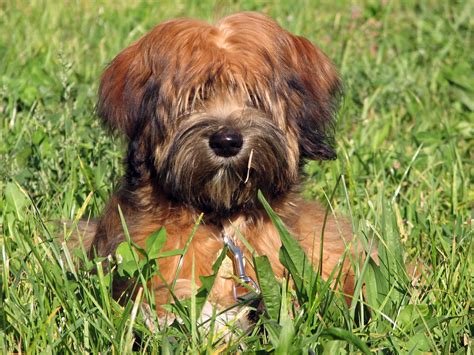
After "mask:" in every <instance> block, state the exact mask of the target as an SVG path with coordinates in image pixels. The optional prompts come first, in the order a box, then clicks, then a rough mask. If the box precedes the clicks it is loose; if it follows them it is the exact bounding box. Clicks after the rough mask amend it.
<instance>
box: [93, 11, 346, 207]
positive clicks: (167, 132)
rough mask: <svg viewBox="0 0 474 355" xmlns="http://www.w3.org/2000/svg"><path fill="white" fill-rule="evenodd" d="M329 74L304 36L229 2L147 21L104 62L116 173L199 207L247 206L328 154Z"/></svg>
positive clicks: (103, 109) (101, 105)
mask: <svg viewBox="0 0 474 355" xmlns="http://www.w3.org/2000/svg"><path fill="white" fill-rule="evenodd" d="M338 89H339V79H338V76H337V73H336V71H335V69H334V67H333V66H332V64H331V62H330V61H329V60H328V58H327V57H326V56H325V55H324V54H323V53H322V52H321V51H320V50H319V49H318V48H317V47H315V46H314V45H313V44H311V42H309V41H308V40H307V39H305V38H302V37H298V36H294V35H292V34H290V33H289V32H287V31H285V30H283V29H282V28H281V27H279V26H278V24H277V23H276V22H274V21H273V20H272V19H270V18H268V17H266V16H263V15H260V14H256V13H238V14H235V15H232V16H229V17H226V18H224V19H222V20H221V21H220V22H218V23H217V24H216V25H215V26H214V25H210V24H207V23H205V22H201V21H195V20H188V19H178V20H171V21H168V22H165V23H162V24H160V25H158V26H156V27H155V28H154V29H153V30H152V31H150V32H149V33H148V34H146V35H145V36H144V37H142V38H141V39H140V40H138V41H137V42H135V43H134V44H132V45H131V46H130V47H128V48H126V49H125V50H123V51H122V52H121V53H120V54H119V55H118V56H117V57H116V58H115V59H114V60H113V61H112V63H111V64H110V65H109V66H108V68H107V69H106V71H105V72H104V74H103V76H102V81H101V85H100V89H99V102H98V114H99V116H100V117H101V118H102V119H103V120H104V121H105V123H106V124H107V125H108V126H109V127H111V128H112V129H113V130H117V131H120V132H122V133H123V134H125V136H126V137H127V139H128V141H129V151H128V157H127V164H128V168H127V179H128V183H130V184H139V183H140V182H142V181H144V180H146V181H150V180H149V179H152V180H153V183H154V184H157V185H159V187H160V189H161V190H162V191H163V192H165V193H166V194H168V196H169V197H171V198H172V199H175V200H178V201H180V202H183V203H185V204H188V205H191V206H193V207H195V208H197V209H200V210H202V211H205V212H208V211H212V212H217V213H223V214H224V213H229V212H232V211H235V210H241V209H245V208H251V207H252V206H254V204H255V202H256V195H257V190H258V189H260V190H262V191H263V193H264V195H265V196H266V197H267V198H269V199H275V198H277V197H278V196H281V195H283V194H285V193H286V192H288V191H289V190H290V189H291V187H292V186H293V185H294V184H295V183H297V181H298V175H299V169H300V166H301V162H302V160H303V159H304V158H307V159H319V160H326V159H334V158H335V152H334V150H333V147H332V143H333V113H334V97H335V96H336V95H337V94H338V91H339V90H338Z"/></svg>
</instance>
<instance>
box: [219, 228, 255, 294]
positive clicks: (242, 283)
mask: <svg viewBox="0 0 474 355" xmlns="http://www.w3.org/2000/svg"><path fill="white" fill-rule="evenodd" d="M222 239H223V240H224V245H225V246H227V249H228V251H229V254H231V255H230V256H231V257H232V263H233V265H234V273H235V274H236V276H237V277H238V279H239V280H238V281H236V283H235V284H234V288H233V292H234V299H235V300H236V301H247V300H249V299H252V298H254V297H255V295H258V294H260V288H259V287H258V284H257V283H256V282H255V280H254V279H252V278H251V277H250V276H248V275H247V273H246V272H245V259H244V255H243V253H242V250H240V248H239V247H238V246H237V245H235V243H234V241H233V240H232V238H231V237H229V236H228V235H227V234H226V233H224V232H223V233H222Z"/></svg>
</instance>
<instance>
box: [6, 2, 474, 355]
mask: <svg viewBox="0 0 474 355" xmlns="http://www.w3.org/2000/svg"><path fill="white" fill-rule="evenodd" d="M238 10H257V11H262V12H265V13H267V14H269V15H271V16H272V17H274V18H275V19H277V20H278V21H279V22H280V23H281V25H282V26H283V27H285V28H287V29H288V30H290V31H292V32H296V33H298V34H301V35H304V36H306V37H308V38H310V39H311V40H313V41H314V42H315V43H317V44H318V45H319V46H320V47H321V48H322V49H323V50H324V51H325V52H326V53H327V54H328V55H329V56H330V57H331V58H333V60H334V61H335V63H336V65H337V67H338V68H339V69H340V72H341V75H342V78H343V81H344V99H343V100H342V104H341V110H340V114H339V118H338V129H337V142H338V145H337V151H338V160H337V161H334V162H326V163H324V164H320V163H316V162H311V163H309V164H308V165H307V167H306V172H307V174H308V179H307V182H306V183H305V189H304V193H305V195H306V196H307V197H308V198H315V199H318V200H320V201H323V202H324V203H326V204H328V205H329V204H330V205H331V206H332V208H334V209H335V210H336V211H337V212H338V213H341V214H345V215H347V216H348V217H349V218H350V219H351V221H352V224H353V227H354V231H355V234H356V236H357V238H358V239H360V240H362V241H371V240H376V241H377V242H378V244H379V248H380V251H381V259H382V263H381V265H380V266H376V265H375V264H373V263H367V264H364V265H361V266H360V268H359V269H358V273H359V275H360V276H361V278H362V279H363V280H365V281H366V283H367V285H366V286H365V293H366V295H367V297H366V300H365V302H366V304H367V308H366V309H365V310H364V309H362V310H361V309H360V307H359V305H358V304H356V302H354V303H353V304H352V306H351V307H347V306H346V305H345V303H344V302H341V296H340V295H337V294H336V295H334V294H333V293H332V292H331V290H330V289H329V288H328V287H325V286H324V284H318V285H315V286H314V288H315V289H314V292H315V295H316V296H314V295H313V296H314V297H313V296H311V297H308V300H309V301H308V303H307V304H303V305H300V306H301V307H297V308H295V307H296V306H295V303H294V300H295V299H297V300H302V299H304V297H303V296H304V295H305V294H306V293H305V292H307V291H304V292H303V293H302V294H295V292H294V291H292V290H290V289H289V288H287V285H286V284H282V285H281V286H280V289H279V294H280V296H279V297H277V296H275V294H273V293H272V295H273V296H272V297H273V298H275V297H276V299H277V300H278V302H279V303H278V302H276V301H275V302H276V303H275V304H273V308H272V307H270V308H271V309H272V311H271V312H270V314H269V315H268V316H267V317H263V318H262V319H261V320H260V321H259V326H258V327H257V328H255V330H254V331H253V332H251V333H249V334H242V332H241V331H239V330H238V329H236V330H234V331H235V333H236V338H234V340H233V341H231V342H230V343H227V344H226V343H224V342H222V341H221V339H219V337H215V336H211V335H208V334H207V332H208V331H207V330H206V329H207V328H205V327H199V326H198V327H196V324H197V323H196V314H195V312H190V313H186V312H187V310H188V308H186V307H185V308H184V311H183V312H184V313H183V314H182V317H183V319H184V322H183V324H184V325H181V326H178V325H176V324H175V325H172V326H169V327H164V329H162V330H161V331H159V332H151V331H150V330H149V327H147V325H146V319H145V318H144V317H143V314H142V313H141V312H139V311H137V312H135V311H136V310H137V308H136V307H137V303H134V302H133V301H131V302H129V303H127V304H126V305H125V306H120V305H119V304H118V303H116V302H115V301H114V300H112V299H111V297H110V290H111V282H112V279H111V277H112V276H111V275H110V274H107V273H106V272H105V271H104V274H102V273H100V272H98V273H92V272H91V270H95V269H96V268H97V263H98V262H99V260H95V261H86V260H85V258H84V256H81V255H80V253H79V252H76V253H75V255H74V254H72V255H71V254H69V253H68V252H65V251H64V250H62V246H61V244H60V242H58V240H57V239H56V238H55V237H54V236H57V235H58V233H59V234H62V233H63V232H58V231H57V222H58V221H69V220H74V218H75V217H77V216H78V215H83V217H86V218H87V217H88V216H97V215H99V213H100V211H101V209H102V208H103V206H104V204H105V202H106V201H107V198H108V196H109V195H110V193H111V191H112V190H113V189H114V182H115V183H117V182H118V180H119V177H120V175H121V173H122V166H121V156H122V153H123V148H124V147H123V144H122V143H123V142H121V141H120V140H119V139H113V138H111V137H110V135H109V134H107V133H106V132H105V131H104V130H103V129H102V128H101V126H100V124H99V122H98V120H97V118H96V117H95V115H94V106H95V101H96V91H97V84H98V81H99V77H100V73H101V71H102V70H103V68H104V67H105V65H106V64H107V63H108V62H109V61H110V60H111V59H112V58H113V56H114V55H115V54H116V53H117V52H118V51H120V50H121V49H122V48H124V47H125V46H127V45H128V44H130V43H131V42H132V41H133V40H135V39H137V38H139V37H140V36H141V35H142V34H144V33H145V32H146V31H148V30H149V29H150V28H151V27H152V26H153V25H154V24H156V23H158V22H160V21H162V20H164V19H167V18H172V17H177V16H188V17H198V18H202V19H205V20H210V21H212V20H213V19H217V18H219V17H221V16H223V15H226V14H229V13H232V12H235V11H238ZM472 11H473V9H472V5H471V4H470V3H469V2H463V1H461V2H456V3H454V2H447V1H446V2H440V1H425V2H418V1H413V2H410V1H404V2H390V1H387V2H384V1H382V2H380V1H369V2H365V3H364V4H362V5H353V3H352V2H338V3H337V4H335V2H332V1H323V2H321V3H320V4H315V2H313V1H309V0H308V1H297V2H295V1H292V2H290V1H280V2H275V4H272V3H271V2H264V1H257V0H245V1H240V2H234V1H227V0H223V1H210V0H209V1H192V0H189V1H167V2H160V3H159V4H155V3H154V2H149V3H148V2H141V3H137V4H135V3H133V4H132V2H126V1H123V2H110V3H108V2H107V3H106V2H92V1H84V2H52V1H31V2H27V1H24V2H19V1H6V2H3V3H2V4H0V26H1V27H0V28H1V29H2V31H0V58H1V59H0V118H1V121H0V155H1V158H0V159H1V164H0V177H1V179H0V189H1V192H2V198H1V200H0V214H1V217H0V218H1V219H0V223H1V224H0V228H1V229H0V238H1V239H0V272H1V277H0V280H1V284H0V290H1V291H0V292H1V297H0V302H1V303H0V349H2V350H6V351H7V352H41V353H43V352H63V351H70V352H99V351H101V352H104V351H108V352H120V353H121V352H129V351H131V350H132V349H133V350H136V351H139V352H147V351H162V352H184V351H199V352H205V351H209V352H211V351H215V350H222V351H229V352H232V351H238V350H239V349H240V350H242V349H246V350H248V351H250V352H252V351H257V350H263V351H274V350H276V351H279V352H281V353H285V352H290V353H294V352H295V351H296V350H303V352H308V350H310V349H311V350H313V351H315V352H316V353H322V352H323V351H326V352H327V353H335V352H338V351H349V352H353V351H363V350H364V349H365V347H368V348H369V349H370V350H371V351H374V352H375V351H380V352H382V351H388V352H394V353H397V352H401V353H405V352H412V353H420V352H436V353H438V352H439V353H449V352H459V353H469V352H470V351H472V329H473V328H472V327H473V326H472V317H473V313H472V307H473V305H472V294H473V293H474V290H473V275H474V268H473V262H474V258H473V255H474V253H473V246H472V225H471V218H472V217H471V214H470V213H471V209H472V202H473V192H472V176H473V175H472V174H473V165H472V161H473V158H474V157H473V155H472V149H473V146H472V137H473V134H474V129H473V125H472V122H473V114H472V109H473V107H474V101H473V79H472V78H473V77H472V69H473V62H472V55H471V54H470V52H471V48H472V38H473V37H472V17H471V16H472V15H471V14H472ZM334 189H335V194H334V198H330V196H331V195H332V192H333V190H334ZM91 193H92V195H90V194H91ZM85 202H86V203H85ZM81 207H84V210H81ZM82 212H84V214H83V213H82ZM53 229H54V232H53ZM67 232H68V229H67V227H65V233H67ZM71 253H72V251H71ZM78 258H79V259H83V260H84V263H83V265H82V266H80V267H79V266H78V265H77V259H78ZM259 263H261V265H262V266H261V268H262V269H261V270H262V272H264V275H268V277H270V276H271V275H269V274H268V270H267V269H265V261H262V260H260V261H259ZM408 264H410V265H411V266H412V267H411V268H408V269H406V268H405V265H408ZM420 266H421V267H422V268H421V269H420V268H419V267H420ZM413 267H415V269H416V268H418V270H417V272H416V273H415V274H416V277H414V274H413V273H412V270H411V269H412V268H413ZM265 270H266V271H265ZM265 272H267V273H266V274H265ZM295 272H296V271H295ZM413 279H416V281H415V282H414V283H413V285H411V283H410V280H413ZM360 285H362V284H360ZM138 286H140V284H139V285H138ZM141 286H143V284H141ZM264 296H265V295H264ZM358 296H360V295H358ZM143 297H146V292H144V293H143ZM292 299H293V301H291V300H292ZM192 301H193V300H192ZM193 302H200V301H199V299H196V298H195V299H194V301H193ZM277 303H278V307H277V306H276V304H277ZM134 307H135V308H134ZM183 307H184V306H183ZM191 308H192V307H191ZM191 308H189V309H191ZM194 309H196V308H194ZM368 309H370V320H369V321H368V322H366V323H365V324H362V323H361V322H358V321H357V317H358V314H359V315H360V312H361V311H362V312H367V310H368ZM299 310H304V312H299V313H298V311H299ZM277 311H278V312H277ZM289 314H292V317H290V316H289ZM135 315H136V316H135ZM154 321H156V320H154ZM360 344H363V346H362V347H359V346H358V345H360ZM364 346H365V347H364Z"/></svg>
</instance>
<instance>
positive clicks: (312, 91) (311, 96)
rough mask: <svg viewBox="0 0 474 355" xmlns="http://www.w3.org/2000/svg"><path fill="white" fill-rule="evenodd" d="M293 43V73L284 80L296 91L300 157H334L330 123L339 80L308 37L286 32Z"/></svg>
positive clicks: (338, 95) (332, 117)
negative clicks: (297, 95) (298, 99)
mask: <svg viewBox="0 0 474 355" xmlns="http://www.w3.org/2000/svg"><path fill="white" fill-rule="evenodd" d="M290 36H291V38H292V41H293V43H294V48H295V53H294V56H295V57H294V58H293V60H294V63H295V69H296V74H295V75H292V76H291V77H290V79H289V81H288V83H289V87H290V90H294V91H296V92H298V93H299V96H300V98H301V99H300V100H301V101H300V105H299V107H298V108H297V111H298V116H299V117H297V119H296V120H297V124H298V128H299V133H300V152H301V155H302V157H303V158H308V159H318V160H328V159H335V158H336V152H335V150H334V125H335V117H334V116H335V114H336V109H337V107H336V106H337V101H338V99H339V97H340V93H341V84H340V80H339V76H338V74H337V71H336V69H335V68H334V66H333V65H332V63H331V61H330V60H329V59H328V58H327V57H326V55H325V54H324V53H323V52H322V51H321V50H320V49H319V48H317V47H316V46H314V45H313V44H312V43H311V42H310V41H309V40H307V39H305V38H303V37H298V36H293V35H290Z"/></svg>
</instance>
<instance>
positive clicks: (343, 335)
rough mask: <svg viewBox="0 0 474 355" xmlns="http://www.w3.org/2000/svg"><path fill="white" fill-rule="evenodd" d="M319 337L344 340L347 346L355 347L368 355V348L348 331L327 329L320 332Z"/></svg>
mask: <svg viewBox="0 0 474 355" xmlns="http://www.w3.org/2000/svg"><path fill="white" fill-rule="evenodd" d="M321 336H323V337H328V338H330V339H339V340H344V341H346V342H348V343H349V344H352V345H354V346H356V347H357V348H358V349H359V350H360V351H361V352H362V353H364V354H370V350H369V348H368V346H367V345H366V344H365V343H364V342H363V341H362V340H361V339H360V338H358V337H357V336H355V335H354V334H353V333H352V332H350V331H348V330H345V329H341V328H327V329H324V330H323V331H322V333H321Z"/></svg>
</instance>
